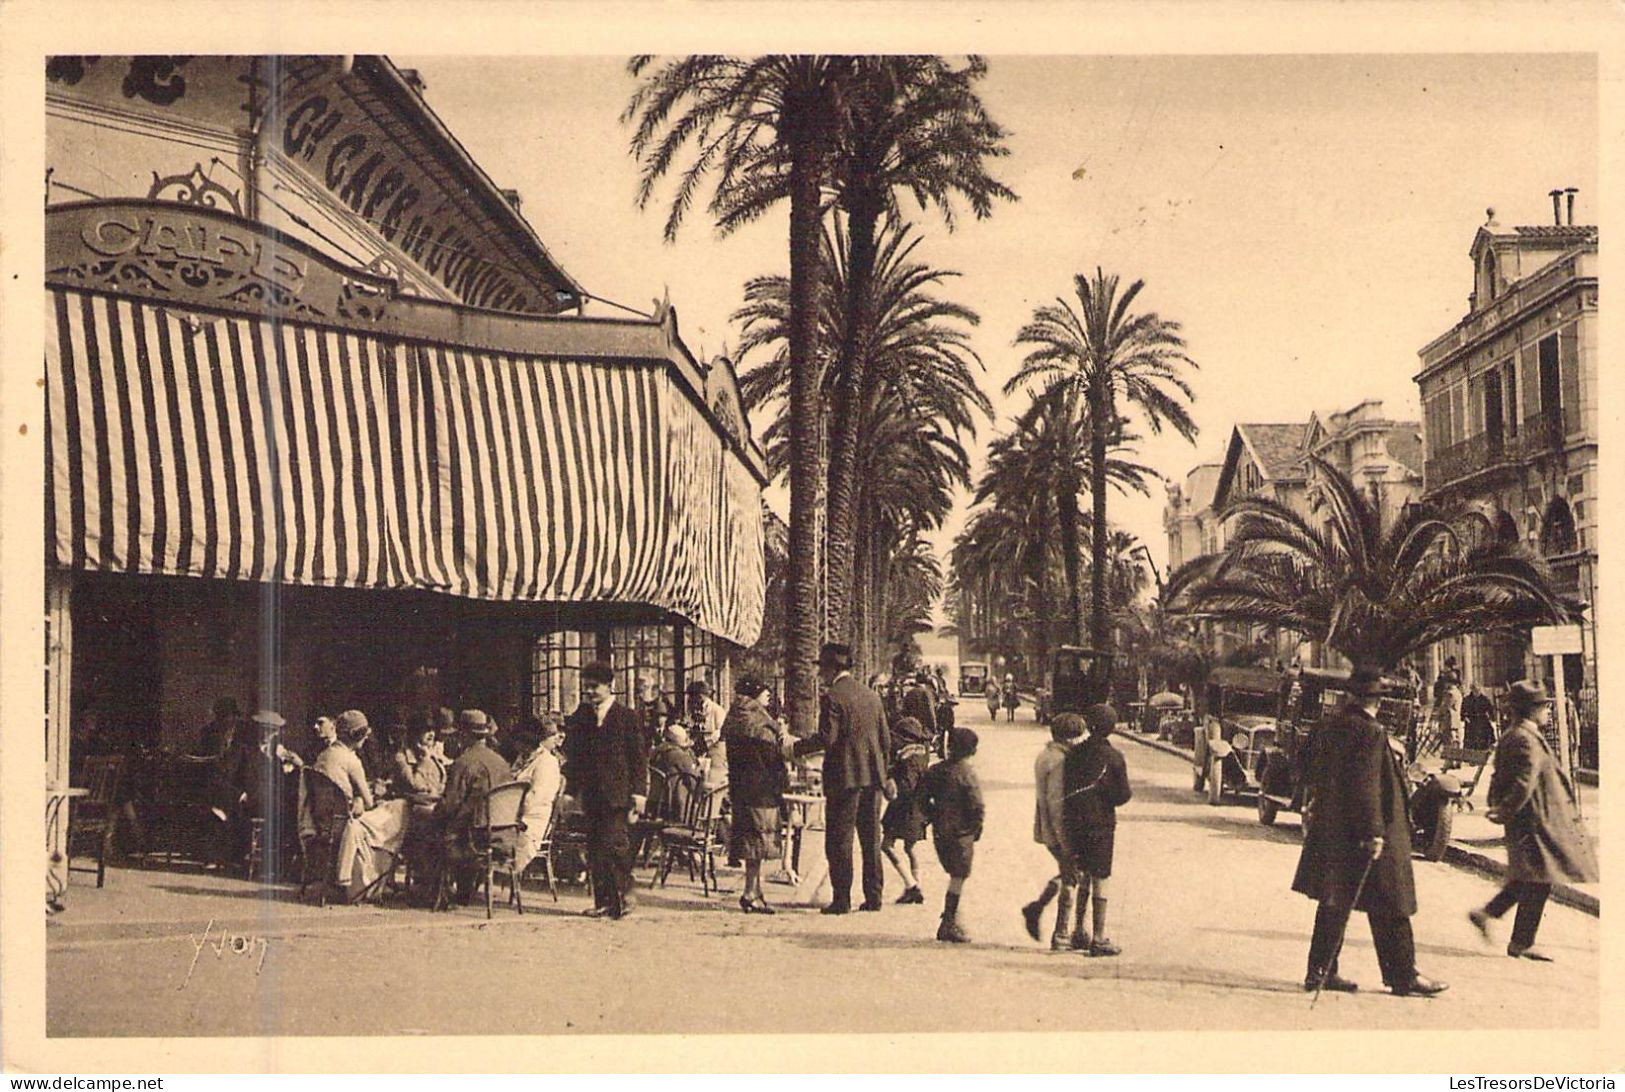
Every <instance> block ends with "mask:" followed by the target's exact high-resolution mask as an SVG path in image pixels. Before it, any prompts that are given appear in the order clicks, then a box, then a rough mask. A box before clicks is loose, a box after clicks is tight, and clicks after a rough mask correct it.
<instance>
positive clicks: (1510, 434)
mask: <svg viewBox="0 0 1625 1092" xmlns="http://www.w3.org/2000/svg"><path fill="white" fill-rule="evenodd" d="M1501 388H1502V390H1501V394H1502V401H1503V402H1504V404H1505V406H1506V422H1507V432H1506V434H1507V438H1508V439H1512V440H1516V439H1517V438H1518V363H1517V361H1516V360H1515V359H1514V360H1508V361H1507V362H1506V363H1505V364H1503V365H1501Z"/></svg>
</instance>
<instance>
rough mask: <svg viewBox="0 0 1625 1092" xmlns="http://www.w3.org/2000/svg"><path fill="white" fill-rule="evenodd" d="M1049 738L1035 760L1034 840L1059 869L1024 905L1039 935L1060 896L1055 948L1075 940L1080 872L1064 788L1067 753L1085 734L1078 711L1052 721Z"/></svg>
mask: <svg viewBox="0 0 1625 1092" xmlns="http://www.w3.org/2000/svg"><path fill="white" fill-rule="evenodd" d="M1049 733H1050V741H1049V742H1048V743H1046V744H1045V745H1044V749H1043V750H1042V751H1039V752H1038V758H1037V760H1036V761H1034V763H1033V781H1034V786H1035V795H1036V797H1037V806H1036V807H1035V808H1034V809H1033V810H1034V816H1033V841H1035V842H1037V843H1038V844H1039V845H1041V846H1043V847H1044V848H1045V849H1047V850H1049V852H1050V856H1052V857H1054V858H1055V864H1056V868H1057V873H1056V875H1055V876H1053V877H1051V878H1050V881H1049V883H1047V884H1045V885H1044V890H1043V891H1042V892H1040V893H1039V896H1038V898H1036V899H1034V900H1033V901H1032V902H1030V903H1028V904H1027V905H1026V906H1024V907H1022V908H1021V916H1022V919H1023V920H1024V921H1025V922H1026V925H1027V935H1028V936H1030V937H1032V938H1033V939H1034V940H1037V939H1039V929H1040V925H1039V922H1040V920H1041V919H1042V917H1043V914H1044V909H1045V907H1047V906H1048V905H1049V903H1050V900H1051V899H1053V898H1055V897H1056V896H1057V895H1059V896H1060V900H1061V901H1060V904H1059V906H1058V907H1057V909H1056V911H1055V931H1054V932H1053V933H1051V934H1050V942H1049V946H1050V948H1051V949H1052V950H1054V951H1062V950H1064V949H1066V948H1067V947H1069V946H1070V945H1071V943H1072V940H1073V932H1072V897H1073V895H1074V894H1075V893H1076V892H1077V884H1078V873H1077V867H1076V865H1074V864H1073V861H1072V849H1071V847H1070V846H1069V845H1068V844H1067V840H1066V800H1065V797H1066V792H1065V789H1064V788H1063V785H1062V782H1063V770H1062V767H1063V766H1064V765H1065V763H1066V756H1067V754H1068V753H1069V752H1070V751H1071V750H1072V745H1073V743H1075V742H1076V741H1077V738H1078V737H1079V736H1081V735H1083V718H1082V717H1080V716H1078V715H1077V714H1076V713H1062V714H1061V715H1060V716H1058V717H1056V718H1055V722H1054V723H1053V724H1051V725H1050V730H1049Z"/></svg>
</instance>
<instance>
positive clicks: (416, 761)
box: [395, 718, 447, 803]
mask: <svg viewBox="0 0 1625 1092" xmlns="http://www.w3.org/2000/svg"><path fill="white" fill-rule="evenodd" d="M435 742H436V737H435V730H434V726H433V725H432V724H430V723H429V722H428V719H427V718H424V719H423V720H421V721H414V722H413V725H412V728H411V732H410V734H409V735H408V737H407V745H406V747H405V748H404V749H402V750H400V751H397V752H396V753H395V784H396V787H397V790H398V791H399V792H401V793H403V794H405V795H408V796H418V797H435V798H438V797H440V796H443V795H444V794H445V791H446V766H447V762H446V760H445V758H444V756H443V755H442V754H441V753H440V748H439V747H437V746H436V745H435ZM414 803H417V801H414Z"/></svg>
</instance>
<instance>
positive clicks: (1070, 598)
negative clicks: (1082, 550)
mask: <svg viewBox="0 0 1625 1092" xmlns="http://www.w3.org/2000/svg"><path fill="white" fill-rule="evenodd" d="M1076 486H1077V483H1076V482H1073V481H1067V482H1063V483H1062V486H1061V491H1060V495H1059V496H1057V497H1056V498H1055V507H1056V511H1057V514H1058V516H1059V522H1060V525H1061V564H1062V565H1064V566H1065V568H1066V602H1067V606H1068V607H1069V608H1070V611H1069V613H1068V615H1067V618H1068V620H1069V621H1070V622H1071V625H1072V632H1071V633H1070V634H1069V635H1068V636H1067V639H1068V640H1069V641H1071V642H1072V643H1073V644H1079V645H1081V644H1083V643H1085V642H1084V639H1083V589H1082V588H1081V587H1079V584H1080V582H1081V579H1082V578H1081V574H1080V573H1079V572H1078V570H1079V568H1080V564H1079V562H1080V561H1081V559H1080V558H1079V556H1078V492H1077V488H1076Z"/></svg>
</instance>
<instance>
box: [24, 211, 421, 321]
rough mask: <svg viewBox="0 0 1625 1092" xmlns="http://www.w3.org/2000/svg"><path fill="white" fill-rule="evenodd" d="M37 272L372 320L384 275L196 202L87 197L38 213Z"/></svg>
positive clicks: (229, 303)
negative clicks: (41, 255)
mask: <svg viewBox="0 0 1625 1092" xmlns="http://www.w3.org/2000/svg"><path fill="white" fill-rule="evenodd" d="M45 256H46V262H45V270H46V272H45V279H46V281H47V282H49V283H54V284H61V285H68V286H72V287H75V288H92V289H95V288H100V289H108V290H113V291H117V292H122V293H124V294H126V295H133V296H143V297H147V298H150V299H153V300H156V301H158V302H160V303H173V304H178V305H187V304H192V305H198V306H204V307H224V308H227V309H232V310H243V311H248V312H251V313H253V314H257V315H263V314H267V313H271V314H279V315H284V316H286V317H289V318H315V319H323V318H325V319H342V320H349V321H357V320H359V321H363V322H376V321H378V320H379V319H380V318H382V317H383V315H384V313H385V309H386V306H387V304H388V301H389V299H390V297H391V295H392V293H393V289H394V282H392V281H390V280H388V279H387V278H384V277H379V276H376V275H373V274H370V273H366V272H363V271H360V270H355V269H349V268H347V267H345V266H342V265H339V264H337V263H336V262H333V261H332V260H331V259H329V258H327V257H326V256H325V255H323V254H321V253H320V252H318V251H316V250H314V249H312V248H311V247H309V246H306V245H305V244H304V243H302V242H300V241H299V240H297V239H293V238H290V237H288V236H286V235H283V234H282V233H281V232H279V231H277V230H275V229H274V228H270V227H267V226H265V225H263V224H258V223H255V222H253V221H249V220H242V219H239V218H238V217H235V216H232V215H230V214H228V213H224V212H219V211H216V210H214V209H211V208H208V207H206V206H200V205H190V204H188V205H177V204H172V203H170V202H167V201H87V202H76V203H73V204H66V205H57V206H55V207H54V208H52V209H50V210H49V211H48V212H47V214H46V218H45Z"/></svg>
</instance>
